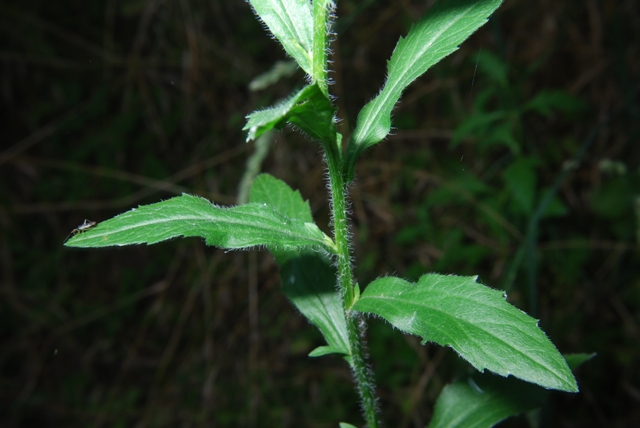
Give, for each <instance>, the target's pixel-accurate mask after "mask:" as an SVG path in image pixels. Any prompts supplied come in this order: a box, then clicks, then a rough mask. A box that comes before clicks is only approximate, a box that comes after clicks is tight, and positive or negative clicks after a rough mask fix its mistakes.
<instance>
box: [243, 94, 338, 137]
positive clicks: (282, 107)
mask: <svg viewBox="0 0 640 428" xmlns="http://www.w3.org/2000/svg"><path fill="white" fill-rule="evenodd" d="M334 115H335V109H334V108H333V106H332V105H331V101H329V99H328V98H327V97H326V95H324V94H323V93H322V91H321V90H320V88H319V87H318V85H317V84H313V85H308V86H305V87H304V88H303V89H301V90H300V91H298V92H297V93H296V94H294V95H293V96H292V97H291V98H289V99H288V100H287V101H285V102H282V103H280V104H278V105H275V106H273V107H270V108H267V109H265V110H260V111H256V112H253V113H251V114H250V115H248V116H247V119H248V120H247V124H246V125H245V126H244V128H243V130H245V131H248V133H247V141H250V140H253V139H255V138H257V137H259V136H260V135H261V134H262V133H263V132H265V131H268V130H269V129H273V128H276V129H282V127H283V126H284V125H285V124H286V123H291V124H292V125H294V126H296V127H298V128H300V129H301V130H302V131H304V132H306V133H307V134H308V135H309V136H310V137H311V138H312V139H316V140H320V141H324V142H333V141H334V139H335V138H336V131H335V122H334Z"/></svg>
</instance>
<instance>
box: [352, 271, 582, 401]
mask: <svg viewBox="0 0 640 428" xmlns="http://www.w3.org/2000/svg"><path fill="white" fill-rule="evenodd" d="M353 309H355V310H358V311H361V312H370V313H373V314H376V315H379V316H381V317H382V318H384V319H386V320H387V321H389V322H390V323H391V324H392V325H394V326H395V327H397V328H398V329H400V330H402V331H404V332H406V333H410V334H415V335H420V336H422V337H423V343H425V342H427V341H428V342H435V343H438V344H440V345H442V346H450V347H452V348H453V349H454V350H455V351H456V352H457V353H458V354H459V355H460V356H461V357H462V358H464V359H465V360H467V361H468V362H469V363H471V365H473V366H474V367H475V368H476V369H478V370H480V371H481V372H482V371H484V369H489V370H491V371H492V372H495V373H497V374H499V375H501V376H509V375H513V376H515V377H518V378H520V379H523V380H526V381H527V382H532V383H535V384H538V385H541V386H543V387H545V388H552V389H559V390H562V391H568V392H577V391H578V386H577V384H576V381H575V379H574V377H573V375H572V374H571V371H570V370H569V367H568V366H567V362H566V361H565V360H564V358H563V357H562V355H560V353H559V352H558V350H557V349H556V348H555V346H553V344H552V343H551V341H550V340H549V339H548V338H547V336H546V335H545V334H544V332H543V331H542V330H540V328H539V327H538V325H537V324H538V322H537V321H536V320H535V319H533V318H531V317H530V316H528V315H527V314H525V313H524V312H522V311H520V310H519V309H517V308H515V307H513V306H511V305H509V304H508V303H507V302H506V300H505V295H504V293H503V292H501V291H498V290H493V289H491V288H489V287H485V286H483V285H480V284H478V283H476V278H475V277H458V276H446V275H437V274H429V275H423V276H422V277H421V278H420V279H419V280H418V283H417V284H411V283H409V282H407V281H404V280H402V279H400V278H394V277H387V278H380V279H377V280H375V281H373V282H372V283H371V284H369V286H368V287H367V288H366V289H365V291H364V292H363V293H362V296H361V297H360V300H358V302H356V304H355V305H354V307H353Z"/></svg>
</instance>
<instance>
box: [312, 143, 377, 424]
mask: <svg viewBox="0 0 640 428" xmlns="http://www.w3.org/2000/svg"><path fill="white" fill-rule="evenodd" d="M323 146H324V150H325V155H326V160H327V165H328V167H329V184H330V190H331V202H332V203H331V210H332V215H333V230H334V238H335V242H336V247H337V250H338V255H337V264H338V282H339V285H340V290H341V292H342V305H343V310H344V312H345V317H346V320H347V333H348V337H349V346H350V348H351V369H352V370H353V374H354V376H355V380H356V386H357V388H358V392H359V394H360V401H361V405H362V410H363V412H364V416H365V419H366V421H367V426H368V427H369V428H377V427H378V426H379V424H378V413H377V409H376V395H375V382H374V379H373V374H372V373H371V371H370V369H369V367H368V365H367V361H366V354H365V345H364V343H363V340H364V337H363V336H364V322H361V321H362V316H361V315H357V314H355V313H352V312H351V310H350V308H351V306H353V304H354V303H355V300H356V295H358V294H359V293H357V292H356V287H358V285H357V284H355V283H354V280H353V271H352V267H351V253H350V236H349V223H348V219H347V210H346V191H345V190H346V186H345V184H344V180H343V176H342V159H341V156H340V154H341V153H340V151H339V150H338V147H339V145H338V144H337V142H335V143H334V144H331V143H328V144H323Z"/></svg>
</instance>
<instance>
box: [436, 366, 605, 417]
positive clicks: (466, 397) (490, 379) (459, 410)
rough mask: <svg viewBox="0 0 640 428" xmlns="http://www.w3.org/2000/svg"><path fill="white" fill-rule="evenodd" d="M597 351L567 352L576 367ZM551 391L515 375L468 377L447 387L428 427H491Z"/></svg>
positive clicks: (532, 407)
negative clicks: (589, 352) (508, 376)
mask: <svg viewBox="0 0 640 428" xmlns="http://www.w3.org/2000/svg"><path fill="white" fill-rule="evenodd" d="M594 356H595V354H568V355H564V357H565V359H566V361H567V363H568V364H569V367H571V369H572V370H575V369H576V368H577V367H578V366H579V365H580V364H582V363H584V362H585V361H588V360H590V359H591V358H593V357H594ZM548 395H549V391H547V390H545V389H543V388H540V387H539V386H537V385H532V384H530V383H526V382H523V381H521V380H518V379H515V378H502V377H498V376H495V375H493V374H490V373H475V374H473V375H470V376H464V377H462V378H461V379H459V380H457V381H456V382H454V383H453V384H451V385H447V386H445V387H444V389H443V390H442V392H441V393H440V396H439V397H438V401H437V402H436V407H435V409H434V412H433V419H431V423H430V424H429V427H428V428H444V427H447V428H457V427H460V428H488V427H492V426H494V425H495V424H497V423H498V422H500V421H502V420H504V419H506V418H508V417H511V416H516V415H519V414H522V413H525V412H529V411H531V410H535V409H537V408H539V407H541V406H542V405H543V403H544V401H545V400H546V399H547V397H548Z"/></svg>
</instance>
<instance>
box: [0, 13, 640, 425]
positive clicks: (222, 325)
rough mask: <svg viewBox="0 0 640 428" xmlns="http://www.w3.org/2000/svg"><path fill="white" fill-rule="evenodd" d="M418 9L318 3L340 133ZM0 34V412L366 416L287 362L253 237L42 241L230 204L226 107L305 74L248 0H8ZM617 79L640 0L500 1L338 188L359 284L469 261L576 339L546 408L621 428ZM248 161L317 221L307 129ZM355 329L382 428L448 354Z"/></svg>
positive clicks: (631, 282) (625, 236)
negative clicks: (90, 245)
mask: <svg viewBox="0 0 640 428" xmlns="http://www.w3.org/2000/svg"><path fill="white" fill-rule="evenodd" d="M431 4H433V1H416V0H402V1H376V0H340V1H339V2H338V8H337V15H338V20H337V22H336V25H335V30H336V33H337V35H338V39H337V41H336V42H335V43H333V45H332V48H333V57H332V58H333V67H334V70H335V72H334V73H333V74H332V77H333V79H334V80H335V84H334V85H333V86H332V87H331V92H332V93H333V94H334V95H336V96H337V101H336V105H337V106H338V108H339V114H340V116H341V117H342V119H343V121H342V122H341V125H340V126H341V130H342V131H343V132H344V133H345V134H346V135H348V134H349V133H350V130H352V129H353V127H354V123H355V118H356V116H357V113H358V111H359V109H360V107H361V106H362V105H363V104H364V103H365V102H367V101H368V100H370V99H371V98H372V97H373V96H374V95H375V94H376V93H377V91H378V89H379V88H380V86H381V85H382V83H383V81H384V77H385V71H386V60H387V59H388V58H389V56H390V55H391V52H392V50H393V48H394V46H395V44H396V42H397V39H398V37H399V35H404V34H406V33H407V31H408V29H409V27H410V25H411V23H412V22H415V21H416V20H417V19H419V17H420V16H421V15H422V14H423V13H424V12H425V10H427V8H428V7H429V6H430V5H431ZM0 32H1V37H0V40H1V41H0V67H1V73H0V100H1V101H0V102H1V105H2V108H1V112H2V113H1V116H0V120H1V124H0V127H1V129H2V133H1V137H0V141H1V143H0V177H1V178H0V186H1V187H0V263H1V264H0V271H1V275H0V281H1V284H0V340H1V346H0V420H1V421H2V422H1V423H0V424H1V425H2V426H4V427H178V426H180V427H199V426H219V427H237V426H246V427H273V426H278V427H294V426H305V427H336V426H337V422H338V421H349V422H351V423H354V424H358V423H361V419H360V415H359V409H358V402H357V397H356V394H355V392H354V391H353V388H352V383H351V377H350V373H349V371H348V369H347V367H346V365H345V364H344V363H343V362H342V361H341V360H339V359H338V358H333V357H323V358H319V359H311V358H308V357H307V354H308V352H310V351H311V350H312V349H314V348H315V347H316V346H318V345H320V344H322V340H321V337H320V335H319V333H317V332H315V331H314V330H313V328H312V327H311V326H310V325H309V324H308V323H307V322H306V321H305V320H304V319H303V317H302V316H301V315H299V314H298V313H297V312H296V310H295V309H294V308H293V306H292V305H290V304H289V303H288V302H287V300H286V298H285V297H284V296H283V294H282V293H280V291H279V287H280V285H279V277H278V269H277V266H275V265H274V262H273V260H272V258H271V256H270V255H269V254H268V253H266V252H232V253H228V254H226V253H224V251H222V250H219V249H215V248H207V247H205V246H204V244H203V242H202V241H201V240H198V239H188V240H175V241H171V242H165V243H162V244H159V245H155V246H151V247H147V246H138V247H127V248H110V249H103V250H99V251H95V250H94V251H88V250H72V249H67V248H65V247H63V246H62V244H63V242H64V241H65V239H66V237H67V236H68V235H69V233H70V232H71V230H72V229H74V228H75V227H77V226H78V225H79V224H81V223H82V222H83V220H84V219H89V220H92V221H102V220H105V219H108V218H110V217H112V216H114V215H116V214H118V213H121V212H123V211H126V210H129V209H131V208H133V207H137V206H138V205H139V204H147V203H152V202H157V201H159V200H162V199H167V198H169V197H171V196H174V195H179V194H181V193H182V192H188V193H192V194H198V195H201V196H204V197H206V198H209V199H211V200H213V201H214V202H215V203H217V204H220V205H230V204H235V203H236V202H237V196H238V192H239V183H240V180H241V178H242V175H243V172H244V170H245V164H246V161H247V158H248V157H249V156H250V155H251V154H252V153H253V152H254V144H253V143H249V144H247V143H245V135H244V133H243V132H242V131H241V128H242V126H243V125H244V117H245V115H246V114H248V113H250V112H251V111H253V110H254V109H256V108H260V107H265V106H268V105H270V104H272V103H274V102H276V101H278V100H279V99H281V98H283V97H285V96H287V95H288V94H289V93H290V92H291V91H292V90H293V89H295V88H297V87H300V85H302V84H303V82H304V76H303V75H302V73H301V72H300V70H295V69H292V68H291V67H290V66H287V63H286V62H284V63H283V62H282V61H287V58H286V56H285V54H284V51H283V50H282V49H281V48H280V47H279V46H278V44H277V43H276V42H275V41H274V40H272V39H271V38H270V37H269V36H268V35H267V34H266V33H265V31H264V30H263V28H262V25H261V24H260V23H259V22H258V21H257V20H256V19H255V17H254V16H253V14H252V12H251V9H250V7H249V5H248V4H247V3H245V2H244V1H242V0H130V1H117V0H104V1H93V2H86V1H79V0H66V1H64V2H51V1H43V0H20V1H18V0H5V1H3V2H2V3H1V4H0ZM269 71H271V74H269V75H268V76H267V78H263V79H262V80H260V81H259V82H258V84H256V83H254V85H253V86H252V89H250V83H251V82H252V81H254V79H255V78H256V77H258V76H259V75H262V74H264V73H267V72H269ZM639 77H640V4H639V2H637V1H633V0H621V1H613V0H586V1H584V2H568V1H565V2H558V1H551V0H542V1H538V2H529V1H525V0H507V1H506V2H505V4H503V6H502V7H501V8H500V9H499V11H498V12H497V14H496V15H494V16H493V17H492V19H491V20H490V22H489V23H488V24H487V25H486V26H484V27H483V28H482V29H481V30H480V31H478V32H477V33H476V34H475V35H473V36H472V37H471V38H470V39H469V40H468V41H467V42H466V43H464V45H463V46H462V47H461V48H460V49H459V50H458V51H457V52H455V53H454V54H453V55H451V56H450V57H448V58H447V59H446V60H444V61H442V62H441V63H439V64H438V65H437V66H435V67H434V68H433V69H432V70H430V71H429V72H428V73H427V75H425V76H423V77H422V78H420V79H419V80H418V81H417V82H415V83H414V84H412V86H410V87H409V89H408V90H407V91H406V93H405V94H404V97H403V99H402V101H401V103H400V104H399V106H398V107H397V108H396V110H395V111H394V126H395V130H394V132H393V135H391V136H389V137H388V139H387V141H385V142H383V143H381V144H379V145H378V146H375V147H374V148H373V149H370V150H369V151H367V152H365V153H364V155H363V156H362V157H361V160H360V163H359V166H358V168H357V180H356V182H355V183H354V184H353V185H352V187H351V197H352V202H353V204H352V218H353V232H354V239H355V244H354V250H355V255H356V269H357V276H358V280H359V282H360V284H361V285H364V284H366V283H368V282H369V281H371V280H372V279H374V278H376V277H378V276H381V275H384V274H386V273H394V274H395V275H398V276H401V277H404V278H408V279H412V280H415V279H416V278H418V277H419V276H420V274H422V273H425V272H439V273H457V274H465V275H476V274H477V275H479V277H480V281H481V282H483V283H484V284H487V285H490V286H492V287H495V288H501V289H505V290H506V291H507V292H508V296H509V301H510V302H511V303H513V304H514V305H516V306H517V307H519V308H521V309H523V310H525V311H527V312H528V313H530V314H532V315H533V316H535V317H536V318H539V319H540V320H541V321H540V325H541V326H542V328H543V329H544V330H545V331H546V332H547V334H548V335H549V337H550V338H551V339H552V341H553V342H554V343H555V344H556V345H557V347H558V348H559V349H560V351H561V352H563V353H567V354H568V353H577V352H586V353H591V352H596V353H597V356H596V357H595V358H593V359H592V360H591V361H589V362H587V363H585V364H584V365H583V366H581V367H580V368H579V369H578V370H577V372H576V376H577V379H578V382H579V385H580V388H581V392H580V393H579V394H575V395H570V394H562V393H552V394H551V395H550V398H549V402H548V404H547V406H546V408H545V412H544V417H545V418H546V419H545V420H544V421H545V422H544V426H557V427H586V426H593V427H631V426H640V366H639V365H640V325H639V323H640V269H639V262H640V247H639V242H640V144H639V142H638V138H639V135H640V110H639V106H638V87H639V83H640V79H639ZM262 171H265V172H269V173H271V174H273V175H275V176H276V177H278V178H280V179H283V180H285V181H286V182H287V183H288V184H289V185H291V186H292V187H293V188H296V189H300V191H301V192H302V195H303V197H305V198H307V199H309V200H310V203H311V207H312V210H313V212H314V216H315V218H316V219H317V222H318V224H319V225H320V226H321V228H323V229H324V230H325V231H328V230H329V229H328V205H327V200H326V188H325V182H324V178H325V174H326V171H325V167H324V165H323V163H322V159H321V154H320V146H319V145H318V144H316V143H313V142H309V141H306V140H305V139H304V137H302V136H301V135H300V133H299V132H297V131H295V130H284V131H283V132H280V133H276V134H274V136H273V138H272V140H271V141H270V142H269V146H268V154H267V156H266V159H265V161H264V163H263V165H262ZM368 333H369V341H370V353H371V357H372V364H373V367H374V370H375V373H376V378H377V382H378V389H379V393H380V397H381V402H380V405H381V408H382V409H383V413H384V419H385V420H386V421H387V426H390V427H423V426H425V425H426V424H427V423H428V421H429V420H430V418H431V415H432V412H433V405H434V402H435V399H436V397H437V395H438V394H439V392H440V390H441V389H442V387H443V386H444V385H446V384H447V383H449V382H451V381H452V380H454V379H455V378H456V376H458V375H460V374H461V373H464V372H465V371H467V370H468V367H467V366H466V365H465V364H464V363H462V362H461V361H460V360H459V359H458V358H457V357H456V356H455V353H454V352H452V351H451V350H448V349H442V348H439V347H436V346H431V345H427V346H422V345H420V343H419V340H418V338H415V337H407V336H403V335H401V334H400V333H398V332H395V331H393V329H392V328H391V327H389V326H388V325H385V324H384V323H381V322H378V321H375V320H370V327H369V331H368ZM526 423H527V422H526V420H525V419H524V418H520V419H514V420H510V421H507V422H506V423H505V424H504V426H526Z"/></svg>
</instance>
